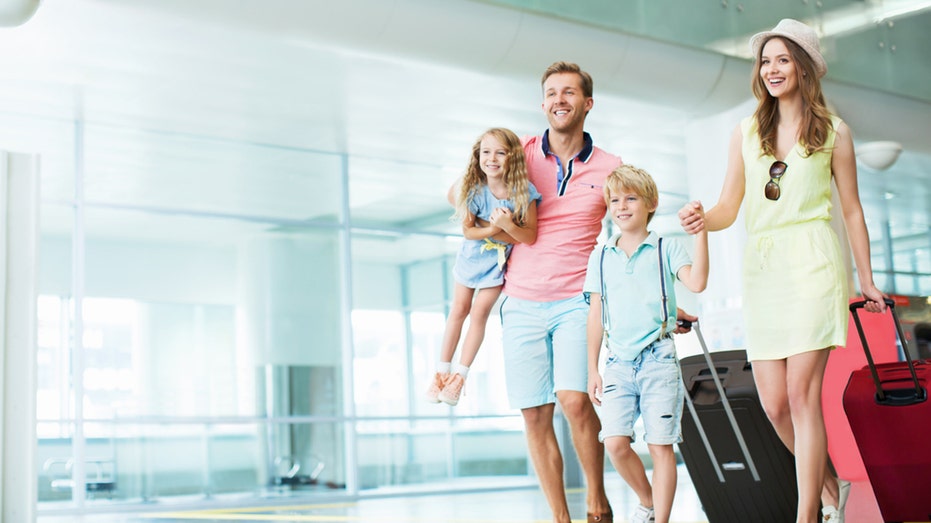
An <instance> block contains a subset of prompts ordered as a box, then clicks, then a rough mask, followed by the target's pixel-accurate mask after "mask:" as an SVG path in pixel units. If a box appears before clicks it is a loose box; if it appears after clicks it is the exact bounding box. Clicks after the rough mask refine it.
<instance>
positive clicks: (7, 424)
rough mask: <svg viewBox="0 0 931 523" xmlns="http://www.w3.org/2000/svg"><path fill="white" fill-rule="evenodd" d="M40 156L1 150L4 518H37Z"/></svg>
mask: <svg viewBox="0 0 931 523" xmlns="http://www.w3.org/2000/svg"><path fill="white" fill-rule="evenodd" d="M38 171H39V170H38V159H37V157H35V156H31V155H25V154H13V153H5V152H0V218H2V220H0V296H2V297H3V300H0V355H2V357H0V391H2V399H0V487H2V488H0V521H2V522H3V523H14V522H15V523H27V522H32V521H35V519H36V466H35V459H36V267H37V265H38V263H37V254H38V239H39V219H38V213H39V178H38Z"/></svg>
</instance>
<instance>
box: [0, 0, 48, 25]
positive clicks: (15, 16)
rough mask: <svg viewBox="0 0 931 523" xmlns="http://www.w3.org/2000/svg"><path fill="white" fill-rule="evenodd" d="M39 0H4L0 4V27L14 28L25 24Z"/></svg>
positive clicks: (33, 12) (34, 10)
mask: <svg viewBox="0 0 931 523" xmlns="http://www.w3.org/2000/svg"><path fill="white" fill-rule="evenodd" d="M38 8H39V0H5V1H4V2H0V26H3V27H14V26H17V25H22V24H25V23H26V22H27V21H28V20H29V19H30V18H32V15H34V14H35V12H36V9H38Z"/></svg>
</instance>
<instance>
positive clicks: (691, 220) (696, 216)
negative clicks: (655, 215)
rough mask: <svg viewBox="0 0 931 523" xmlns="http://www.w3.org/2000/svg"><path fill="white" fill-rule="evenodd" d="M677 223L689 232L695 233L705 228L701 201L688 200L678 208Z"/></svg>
mask: <svg viewBox="0 0 931 523" xmlns="http://www.w3.org/2000/svg"><path fill="white" fill-rule="evenodd" d="M679 223H680V224H681V225H682V230H684V231H685V232H687V233H689V234H696V233H698V232H700V231H701V230H703V229H704V228H705V211H704V209H702V205H701V202H699V201H694V202H689V203H687V204H685V205H683V206H682V208H681V209H679Z"/></svg>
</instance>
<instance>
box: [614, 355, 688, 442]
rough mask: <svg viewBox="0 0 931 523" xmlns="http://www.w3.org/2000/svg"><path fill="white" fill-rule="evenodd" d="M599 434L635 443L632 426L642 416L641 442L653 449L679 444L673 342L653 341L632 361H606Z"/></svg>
mask: <svg viewBox="0 0 931 523" xmlns="http://www.w3.org/2000/svg"><path fill="white" fill-rule="evenodd" d="M602 385H603V388H604V390H603V394H602V398H601V426H602V429H601V433H599V435H598V438H599V439H600V440H601V441H604V440H605V439H607V438H610V437H613V436H628V437H630V438H631V441H633V440H634V422H636V421H637V417H638V416H643V425H644V428H645V429H646V432H645V434H644V435H643V440H644V441H646V442H647V443H650V444H653V445H672V444H673V443H679V442H680V441H681V440H682V434H681V433H682V402H683V401H684V400H685V386H684V385H682V378H681V371H680V370H679V359H678V358H677V357H676V344H675V343H674V342H673V341H672V338H664V339H661V340H657V341H654V342H653V343H651V344H650V345H648V346H647V347H646V348H645V349H643V350H642V351H641V352H640V354H638V355H637V357H636V358H634V360H633V361H620V360H618V359H617V358H616V357H615V356H614V355H613V354H611V355H610V356H609V357H608V360H607V363H606V364H605V370H604V377H603V379H602Z"/></svg>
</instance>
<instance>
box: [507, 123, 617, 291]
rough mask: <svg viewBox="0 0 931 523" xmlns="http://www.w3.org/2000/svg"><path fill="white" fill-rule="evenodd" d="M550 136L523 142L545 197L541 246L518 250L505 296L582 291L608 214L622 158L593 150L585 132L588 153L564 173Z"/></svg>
mask: <svg viewBox="0 0 931 523" xmlns="http://www.w3.org/2000/svg"><path fill="white" fill-rule="evenodd" d="M548 133H549V131H547V132H546V133H544V134H543V136H525V137H523V138H521V142H522V143H523V144H524V154H525V156H526V158H527V172H528V174H529V176H530V181H531V182H533V184H534V185H535V186H536V187H537V190H539V191H540V194H541V195H542V196H543V199H542V200H541V201H540V204H539V207H538V208H537V241H536V242H534V243H533V244H532V245H527V244H523V243H518V244H515V245H514V248H513V250H512V251H511V256H510V257H509V258H508V267H507V272H506V273H505V277H504V293H505V294H507V295H508V296H513V297H515V298H520V299H523V300H531V301H556V300H562V299H566V298H570V297H572V296H576V295H578V294H580V293H581V292H582V285H583V284H584V283H585V268H586V266H587V264H588V256H589V254H591V252H592V249H593V248H594V247H595V243H596V241H597V238H598V233H599V232H601V224H602V220H603V219H604V217H605V213H606V212H607V207H606V205H605V200H604V192H603V191H604V181H605V179H606V178H607V177H608V175H609V174H611V171H613V170H614V169H615V168H617V167H618V166H619V165H621V158H620V157H618V156H614V155H612V154H608V153H606V152H604V151H602V150H601V149H599V148H597V147H595V146H594V145H592V139H591V136H589V134H588V133H585V146H584V147H583V148H582V151H581V152H580V153H579V154H578V156H576V157H575V158H573V159H571V160H569V161H568V162H566V164H565V165H562V168H560V165H559V161H558V160H557V157H556V156H555V155H553V154H549V141H548V138H547V135H548ZM560 172H562V176H560ZM560 178H561V179H562V184H559V180H560ZM557 185H559V187H557Z"/></svg>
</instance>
